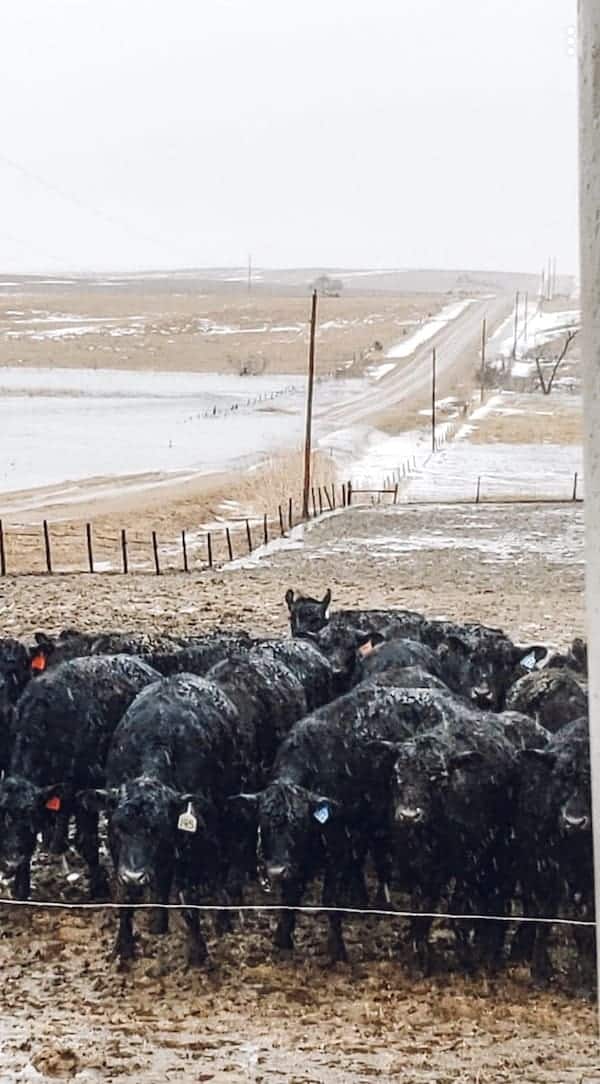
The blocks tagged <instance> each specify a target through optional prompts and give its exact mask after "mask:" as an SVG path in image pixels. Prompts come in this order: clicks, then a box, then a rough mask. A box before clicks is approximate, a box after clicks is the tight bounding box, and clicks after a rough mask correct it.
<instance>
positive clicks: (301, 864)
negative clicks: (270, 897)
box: [231, 782, 339, 889]
mask: <svg viewBox="0 0 600 1084" xmlns="http://www.w3.org/2000/svg"><path fill="white" fill-rule="evenodd" d="M231 801H233V802H236V803H244V804H245V805H246V806H249V807H250V808H251V810H252V811H253V813H254V816H255V818H256V823H257V862H258V870H259V876H260V878H261V881H262V883H263V886H264V887H265V888H267V889H269V888H270V887H271V886H273V885H281V884H282V883H285V882H287V881H293V880H295V879H296V878H297V877H298V876H301V873H302V870H303V869H304V868H305V867H306V865H307V863H308V864H310V862H311V859H312V858H313V857H314V848H315V845H318V842H319V837H321V836H322V835H323V834H324V833H326V832H327V829H328V825H329V823H330V821H331V820H332V819H333V818H335V817H336V816H337V815H338V810H339V806H338V804H337V803H336V802H335V801H333V800H332V799H331V798H327V797H326V796H325V795H320V794H315V793H314V792H312V791H310V790H306V789H305V788H304V787H299V786H297V785H296V784H293V783H279V782H278V783H271V784H269V786H268V787H266V788H265V790H263V791H260V792H259V793H257V794H238V795H235V797H234V798H232V799H231Z"/></svg>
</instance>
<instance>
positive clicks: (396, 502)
mask: <svg viewBox="0 0 600 1084" xmlns="http://www.w3.org/2000/svg"><path fill="white" fill-rule="evenodd" d="M394 504H398V483H397V482H396V485H395V486H394Z"/></svg>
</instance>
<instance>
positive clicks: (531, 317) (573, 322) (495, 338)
mask: <svg viewBox="0 0 600 1084" xmlns="http://www.w3.org/2000/svg"><path fill="white" fill-rule="evenodd" d="M525 315H527V319H525ZM580 323H581V313H580V311H579V309H565V310H564V311H563V312H544V310H543V309H538V308H537V307H534V306H533V305H528V307H527V314H525V308H524V306H523V302H521V303H520V305H519V321H518V327H517V345H516V350H515V358H516V359H517V363H516V364H517V365H518V364H519V360H518V359H521V358H523V356H524V355H525V354H526V353H527V352H528V351H529V350H535V349H536V348H537V347H540V346H543V345H544V343H547V342H550V341H551V340H552V339H554V338H556V337H557V336H559V335H561V334H564V333H565V332H566V331H568V330H570V329H572V328H575V327H578V326H579V324H580ZM514 346H515V313H514V310H513V312H512V313H511V315H510V316H508V317H507V318H506V320H504V322H503V323H502V324H501V325H500V327H499V328H498V329H497V331H496V332H495V334H494V335H492V336H491V338H490V339H489V340H488V344H487V354H488V356H489V357H492V358H493V357H501V358H509V357H512V354H513V349H514ZM530 371H531V367H530V368H529V369H528V371H527V372H524V371H523V370H522V368H519V369H517V367H516V365H515V364H514V365H513V367H512V373H513V376H528V375H529V372H530Z"/></svg>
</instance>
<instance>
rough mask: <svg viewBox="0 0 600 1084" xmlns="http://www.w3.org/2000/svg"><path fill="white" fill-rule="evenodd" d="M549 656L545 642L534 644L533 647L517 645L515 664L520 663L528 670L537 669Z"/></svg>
mask: <svg viewBox="0 0 600 1084" xmlns="http://www.w3.org/2000/svg"><path fill="white" fill-rule="evenodd" d="M547 658H548V648H547V647H544V645H543V644H534V645H533V646H531V647H516V648H515V654H514V663H515V666H516V665H518V664H519V663H520V664H521V666H524V667H525V668H526V669H527V670H535V668H536V666H537V664H538V663H540V662H542V661H543V659H547Z"/></svg>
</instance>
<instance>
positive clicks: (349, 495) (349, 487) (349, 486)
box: [346, 482, 352, 505]
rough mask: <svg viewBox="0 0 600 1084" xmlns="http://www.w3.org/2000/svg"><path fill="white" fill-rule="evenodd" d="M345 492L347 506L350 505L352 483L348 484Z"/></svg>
mask: <svg viewBox="0 0 600 1084" xmlns="http://www.w3.org/2000/svg"><path fill="white" fill-rule="evenodd" d="M346 491H347V493H348V505H351V504H352V482H348V485H347V487H346Z"/></svg>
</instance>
